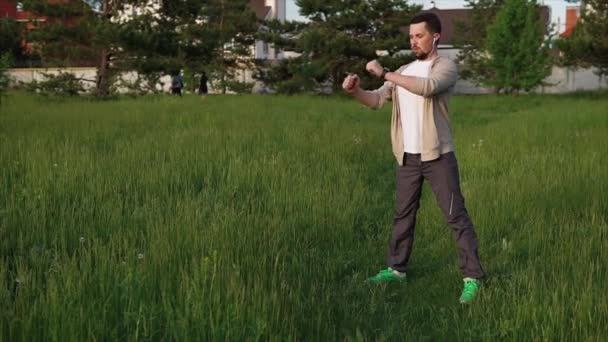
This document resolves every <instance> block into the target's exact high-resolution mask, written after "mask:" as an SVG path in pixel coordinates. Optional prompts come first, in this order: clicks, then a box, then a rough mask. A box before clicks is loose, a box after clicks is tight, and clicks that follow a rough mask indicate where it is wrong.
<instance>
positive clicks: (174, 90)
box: [171, 71, 184, 96]
mask: <svg viewBox="0 0 608 342" xmlns="http://www.w3.org/2000/svg"><path fill="white" fill-rule="evenodd" d="M183 87H184V80H183V79H182V75H180V73H179V71H178V72H176V73H174V74H173V75H171V94H173V95H179V96H182V88H183Z"/></svg>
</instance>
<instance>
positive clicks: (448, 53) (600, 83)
mask: <svg viewBox="0 0 608 342" xmlns="http://www.w3.org/2000/svg"><path fill="white" fill-rule="evenodd" d="M439 54H440V55H441V56H444V57H447V58H451V59H455V57H456V54H457V50H454V49H451V50H447V49H446V50H439ZM60 71H68V72H72V73H73V74H74V75H75V76H76V77H78V78H82V79H85V80H90V81H91V82H84V83H83V84H84V86H85V88H86V89H91V88H92V87H93V86H94V84H95V83H94V81H95V76H96V69H95V68H66V69H57V68H49V69H9V71H8V74H9V77H10V78H11V84H12V85H18V84H20V83H30V82H31V81H32V80H38V81H42V80H44V76H43V73H50V74H57V73H59V72H60ZM252 76H253V72H252V71H250V70H244V71H242V72H239V73H237V80H238V81H241V82H254V81H255V80H254V79H253V77H252ZM122 78H123V79H124V80H125V81H128V82H134V81H135V80H136V79H137V73H135V72H128V73H123V74H122ZM160 81H161V82H162V85H161V84H159V85H158V86H157V89H159V90H161V89H162V90H163V91H165V92H169V90H170V89H169V87H170V83H171V77H170V76H169V75H166V76H163V77H162V78H161V80H160ZM546 81H547V82H548V83H551V84H552V85H550V86H545V87H540V88H538V89H537V90H536V92H538V93H547V94H556V93H569V92H574V91H581V90H599V89H608V82H607V81H608V80H607V79H606V77H603V78H600V77H599V76H598V75H596V74H595V73H594V72H593V70H592V69H577V70H575V69H570V68H560V67H553V71H552V73H551V76H549V77H548V78H547V79H546ZM208 86H209V93H214V90H213V89H212V86H211V84H208ZM190 88H191V87H190V86H187V88H186V90H187V89H190ZM125 91H126V89H119V92H125ZM455 93H457V94H487V93H491V90H490V89H485V88H482V87H478V86H476V85H475V84H473V83H471V82H469V81H466V80H462V79H461V80H458V82H457V83H456V89H455Z"/></svg>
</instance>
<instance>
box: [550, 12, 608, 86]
mask: <svg viewBox="0 0 608 342" xmlns="http://www.w3.org/2000/svg"><path fill="white" fill-rule="evenodd" d="M585 5H586V6H583V7H582V8H581V18H580V20H579V22H578V24H577V25H576V27H575V29H574V32H573V33H572V35H570V36H569V37H566V38H563V39H560V40H558V41H557V42H556V45H557V47H558V48H559V49H560V50H561V51H562V53H563V55H562V58H561V59H560V62H561V63H562V64H563V65H566V66H582V67H596V68H597V69H598V74H600V75H608V36H607V35H606V32H608V2H606V1H603V0H588V1H585Z"/></svg>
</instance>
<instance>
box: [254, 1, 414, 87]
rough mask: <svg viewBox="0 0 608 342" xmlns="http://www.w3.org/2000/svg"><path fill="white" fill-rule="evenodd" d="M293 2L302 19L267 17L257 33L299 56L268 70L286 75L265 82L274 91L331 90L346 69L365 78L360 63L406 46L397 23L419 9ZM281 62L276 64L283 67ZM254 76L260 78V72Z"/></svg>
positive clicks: (378, 3)
mask: <svg viewBox="0 0 608 342" xmlns="http://www.w3.org/2000/svg"><path fill="white" fill-rule="evenodd" d="M297 4H298V6H300V14H301V15H302V16H304V17H307V18H308V19H309V22H308V23H294V22H287V23H284V24H282V23H278V22H267V23H266V30H265V31H263V32H261V33H260V34H259V37H260V38H261V39H262V40H264V41H267V42H270V43H273V44H274V46H275V47H277V48H279V49H283V50H290V51H295V52H297V53H301V56H300V58H298V59H296V60H294V61H293V62H289V63H288V64H289V67H288V68H287V69H288V70H289V72H284V71H280V72H278V73H274V74H282V75H285V76H287V78H283V79H280V80H278V82H277V83H267V84H268V85H269V86H271V87H274V88H275V89H278V90H279V91H281V89H286V90H287V91H288V92H292V91H310V90H312V91H316V92H318V91H325V89H327V88H328V87H329V89H330V90H333V91H336V90H339V89H340V85H341V83H342V80H343V78H344V75H345V74H346V73H347V72H357V73H359V74H360V76H361V77H362V78H363V81H364V82H368V81H370V79H369V78H368V77H369V76H368V75H367V73H366V72H365V70H364V68H365V64H366V63H367V62H368V61H370V60H372V59H376V58H378V55H377V51H385V52H386V53H387V54H388V55H389V56H395V55H396V54H397V52H399V51H401V50H405V49H407V48H409V39H408V37H407V34H405V33H403V32H401V28H402V27H404V26H406V25H407V24H408V22H409V19H410V18H411V16H412V15H413V14H414V12H415V11H417V10H418V9H419V8H420V7H418V6H410V5H408V4H407V1H403V0H386V1H364V0H354V1H340V0H328V1H323V2H321V1H313V0H299V1H297ZM284 64H285V63H281V64H279V65H277V66H276V67H278V68H282V69H283V70H285V68H286V65H284ZM296 64H299V65H296ZM401 64H403V63H401ZM271 67H272V66H271ZM272 73H273V72H267V74H272ZM260 76H261V78H260V79H261V80H263V81H264V76H265V75H264V73H261V74H260ZM265 82H266V81H265ZM282 83H285V84H282ZM298 89H299V90H298Z"/></svg>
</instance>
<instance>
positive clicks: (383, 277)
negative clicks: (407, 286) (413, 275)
mask: <svg viewBox="0 0 608 342" xmlns="http://www.w3.org/2000/svg"><path fill="white" fill-rule="evenodd" d="M405 278H406V277H405V273H401V272H399V271H395V270H393V269H392V268H390V267H389V268H387V269H384V270H380V272H378V274H376V275H375V276H373V277H370V278H368V279H367V282H368V283H372V284H381V283H399V282H402V281H405Z"/></svg>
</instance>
